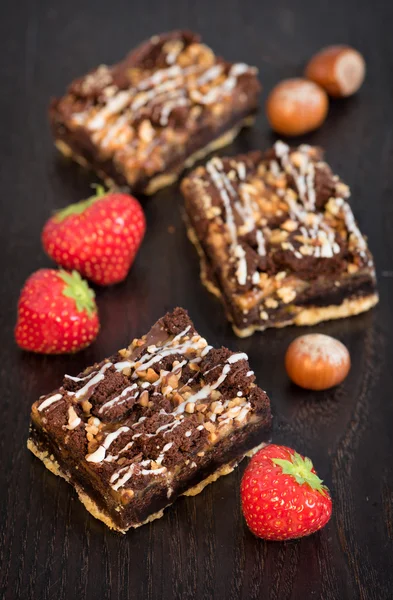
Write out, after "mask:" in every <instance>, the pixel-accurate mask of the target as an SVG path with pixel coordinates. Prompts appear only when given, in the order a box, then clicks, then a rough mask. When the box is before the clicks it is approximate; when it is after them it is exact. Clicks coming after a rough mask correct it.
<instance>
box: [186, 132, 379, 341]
mask: <svg viewBox="0 0 393 600" xmlns="http://www.w3.org/2000/svg"><path fill="white" fill-rule="evenodd" d="M181 187H182V192H183V195H184V198H185V208H186V217H187V226H188V233H189V237H190V239H191V241H192V242H193V243H194V244H195V246H196V248H197V250H198V253H199V256H200V261H201V278H202V282H203V283H204V284H205V286H206V287H207V288H208V289H209V290H210V291H211V292H213V293H214V294H216V295H217V296H219V297H220V298H221V299H222V302H223V304H224V307H225V310H226V314H227V317H228V319H229V320H230V321H231V322H232V325H233V329H234V331H235V333H236V334H237V335H239V336H242V337H245V336H249V335H251V334H252V333H254V332H255V331H256V330H264V329H266V328H267V327H283V326H285V325H291V324H296V325H314V324H315V323H318V322H320V321H325V320H328V319H338V318H341V317H348V316H350V315H356V314H358V313H361V312H363V311H366V310H368V309H370V308H371V307H372V306H374V305H375V304H376V303H377V301H378V295H377V290H376V280H375V271H374V264H373V259H372V256H371V254H370V251H369V249H368V247H367V242H366V240H365V238H364V236H363V235H362V234H361V232H360V231H359V228H358V226H357V224H356V221H355V219H354V216H353V213H352V210H351V207H350V205H349V204H348V199H349V197H350V191H349V188H348V186H347V185H345V184H344V183H343V182H342V181H341V180H340V179H339V178H338V177H337V175H334V174H333V173H332V171H331V169H330V167H329V166H328V165H327V164H326V163H325V162H324V161H323V160H322V152H321V150H320V149H319V148H316V147H312V146H308V145H305V144H303V145H301V146H299V147H298V148H293V149H291V148H289V146H287V145H286V144H284V143H283V142H281V141H278V142H276V144H275V145H274V147H273V148H272V149H271V150H269V151H267V152H265V153H262V152H259V151H257V152H251V153H249V154H246V155H243V156H238V157H235V158H224V159H220V158H218V157H214V158H213V159H211V160H210V161H209V162H208V163H207V164H206V166H204V167H199V168H197V169H195V170H194V171H193V172H192V173H191V174H190V175H189V176H187V177H186V178H185V179H184V180H183V182H182V185H181Z"/></svg>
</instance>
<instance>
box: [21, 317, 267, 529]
mask: <svg viewBox="0 0 393 600" xmlns="http://www.w3.org/2000/svg"><path fill="white" fill-rule="evenodd" d="M254 381H255V376H254V373H253V371H252V370H251V369H250V367H249V364H248V359H247V355H246V354H244V353H243V352H240V353H234V352H231V351H230V350H228V349H227V348H219V349H214V348H212V347H211V346H209V345H208V344H207V342H206V340H205V339H204V338H202V337H201V336H200V335H199V334H198V333H197V332H196V331H195V328H194V326H193V323H192V321H191V320H190V319H189V317H188V314H187V312H186V311H185V310H183V309H181V308H176V309H175V310H174V311H173V312H172V313H168V314H167V315H165V316H164V317H163V318H161V319H160V320H159V321H158V322H157V323H156V324H155V325H154V326H153V327H152V329H151V330H150V332H149V333H148V334H147V335H144V336H143V337H142V338H140V339H135V340H134V341H133V342H132V344H131V345H130V346H129V347H128V348H126V349H124V350H121V351H120V352H119V353H118V354H117V355H115V356H112V357H111V358H109V359H106V360H104V361H102V362H101V363H99V364H96V365H94V366H93V367H89V368H88V369H86V370H85V371H84V372H83V373H81V374H80V375H78V377H72V376H70V375H66V376H65V377H64V380H63V384H62V386H61V387H60V388H59V389H58V390H55V391H54V392H52V393H51V394H48V395H46V396H42V397H41V398H40V399H39V400H38V401H37V402H35V403H34V404H33V407H32V413H31V418H32V422H31V430H30V437H29V440H28V448H29V449H30V450H31V451H32V452H33V453H34V454H35V455H36V456H37V457H38V458H40V459H41V460H42V461H43V462H44V464H45V466H46V467H47V468H48V469H49V470H50V471H52V472H53V473H55V474H56V475H60V476H61V477H64V478H65V479H66V480H67V481H69V483H71V485H73V487H74V488H75V489H76V491H77V493H78V495H79V498H80V500H81V501H82V502H83V504H84V505H85V507H86V508H87V510H88V511H90V512H91V514H92V515H93V516H95V517H96V518H98V519H101V520H102V521H103V522H104V523H106V525H108V526H109V527H111V528H113V529H116V530H118V531H121V532H125V531H127V529H129V528H130V527H138V526H139V525H142V524H143V523H146V522H148V521H151V520H153V519H155V518H158V517H161V516H162V513H163V509H164V508H165V507H167V506H169V505H170V504H172V503H173V502H174V501H175V500H176V498H177V497H178V496H179V495H181V494H186V495H193V494H197V493H199V492H200V491H202V489H203V488H204V487H205V486H206V485H207V484H208V483H210V482H212V481H215V480H216V479H217V478H218V477H220V476H221V475H226V474H227V473H229V472H231V471H232V470H233V468H234V467H235V466H236V465H237V464H238V463H239V462H240V461H241V460H242V459H243V458H244V456H245V455H251V454H252V452H253V451H254V450H256V449H257V448H258V447H259V446H261V444H262V445H263V444H264V443H265V442H267V441H268V439H269V435H270V425H271V414H270V404H269V399H268V397H267V395H266V394H265V392H263V391H262V390H261V389H260V388H259V387H257V386H256V384H255V383H254Z"/></svg>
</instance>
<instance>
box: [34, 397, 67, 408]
mask: <svg viewBox="0 0 393 600" xmlns="http://www.w3.org/2000/svg"><path fill="white" fill-rule="evenodd" d="M62 397H63V396H62V394H54V395H53V396H50V397H49V398H47V399H46V400H44V401H43V403H42V404H40V405H39V407H38V410H39V412H41V411H42V410H44V409H45V408H48V406H51V405H52V404H54V403H55V402H58V401H59V400H61V399H62Z"/></svg>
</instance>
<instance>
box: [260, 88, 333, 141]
mask: <svg viewBox="0 0 393 600" xmlns="http://www.w3.org/2000/svg"><path fill="white" fill-rule="evenodd" d="M328 107H329V100H328V97H327V94H326V92H325V90H323V89H322V88H321V87H319V86H318V85H317V84H316V83H314V82H313V81H307V80H306V79H285V80H284V81H281V83H279V84H278V85H276V87H275V88H273V90H272V91H271V92H270V95H269V97H268V99H267V103H266V114H267V118H268V121H269V123H270V125H271V127H272V129H274V131H276V132H277V133H280V134H282V135H287V136H292V135H302V134H303V133H307V132H309V131H312V130H313V129H317V127H320V126H321V125H322V123H323V122H324V120H325V119H326V116H327V112H328Z"/></svg>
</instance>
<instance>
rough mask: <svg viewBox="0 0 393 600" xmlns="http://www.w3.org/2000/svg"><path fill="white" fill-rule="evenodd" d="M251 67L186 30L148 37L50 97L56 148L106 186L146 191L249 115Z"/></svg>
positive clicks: (256, 87) (224, 138)
mask: <svg viewBox="0 0 393 600" xmlns="http://www.w3.org/2000/svg"><path fill="white" fill-rule="evenodd" d="M259 92H260V84H259V82H258V80H257V70H256V69H255V68H254V67H249V66H248V65H245V64H244V63H229V62H226V61H224V60H223V59H221V58H218V57H217V56H215V54H214V53H213V51H212V50H211V49H210V48H208V47H207V46H206V45H204V44H202V43H201V41H200V36H199V35H197V34H195V33H192V32H189V31H173V32H171V33H165V34H162V35H155V36H153V37H151V38H150V39H149V40H148V41H147V42H145V43H143V44H142V45H141V46H139V47H138V48H137V49H136V50H134V51H133V52H131V54H129V55H128V56H127V57H126V58H125V59H124V60H123V61H122V62H120V63H118V64H116V65H114V66H110V67H108V66H106V65H100V66H99V67H98V68H96V69H95V70H93V71H92V72H91V73H89V74H87V75H86V76H84V77H82V78H80V79H77V80H76V81H74V82H73V83H72V84H71V85H70V86H69V88H68V91H67V93H66V94H65V96H63V97H62V98H60V99H55V100H53V101H52V104H51V107H50V111H49V117H50V123H51V127H52V132H53V135H54V137H55V140H56V145H57V147H58V148H59V150H60V151H61V152H62V153H63V154H65V155H67V156H71V157H72V158H73V159H74V160H76V161H77V162H79V163H80V164H82V165H84V166H86V167H90V168H92V169H93V170H94V171H95V172H96V173H97V175H98V176H99V177H101V178H102V179H104V180H105V181H106V182H107V183H108V184H113V182H115V183H117V184H119V185H126V186H129V187H130V188H131V189H132V190H133V191H134V192H141V193H147V194H151V193H153V192H155V191H156V190H157V189H159V188H161V187H164V186H166V185H169V184H170V183H172V182H173V181H175V180H176V179H177V177H178V175H179V173H180V172H181V171H182V170H183V168H184V167H185V166H190V165H191V164H192V163H193V162H194V160H196V159H197V158H200V157H201V156H203V155H204V154H206V153H208V152H210V151H211V150H213V149H216V148H218V147H220V146H223V145H225V144H228V143H229V142H230V141H232V139H233V138H234V137H235V136H236V135H237V133H238V131H239V130H240V128H241V127H242V126H243V125H245V124H249V123H250V118H251V121H252V116H253V114H254V113H255V111H256V109H257V105H258V95H259Z"/></svg>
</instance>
